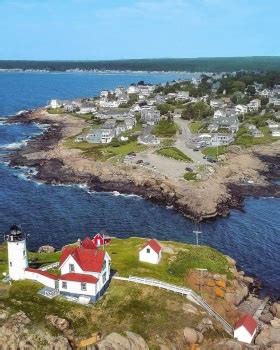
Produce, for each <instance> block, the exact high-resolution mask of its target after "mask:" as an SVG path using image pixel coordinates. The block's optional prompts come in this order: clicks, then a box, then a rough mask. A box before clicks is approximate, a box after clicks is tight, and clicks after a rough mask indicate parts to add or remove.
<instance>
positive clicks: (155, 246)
mask: <svg viewBox="0 0 280 350" xmlns="http://www.w3.org/2000/svg"><path fill="white" fill-rule="evenodd" d="M161 252H162V248H161V246H160V245H159V243H158V242H157V241H156V240H155V239H150V240H149V241H148V242H147V243H146V244H145V245H144V246H143V247H142V248H141V250H140V251H139V261H142V262H147V263H150V264H158V263H159V262H160V260H161Z"/></svg>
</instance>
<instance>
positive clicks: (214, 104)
mask: <svg viewBox="0 0 280 350" xmlns="http://www.w3.org/2000/svg"><path fill="white" fill-rule="evenodd" d="M224 105H225V104H224V102H223V101H221V100H211V101H210V107H211V108H213V109H218V108H223V107H224Z"/></svg>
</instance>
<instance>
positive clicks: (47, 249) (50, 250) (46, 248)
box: [38, 245, 55, 253]
mask: <svg viewBox="0 0 280 350" xmlns="http://www.w3.org/2000/svg"><path fill="white" fill-rule="evenodd" d="M53 252H55V248H54V247H52V246H51V245H43V246H41V247H40V248H39V249H38V253H53Z"/></svg>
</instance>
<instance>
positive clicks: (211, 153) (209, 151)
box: [201, 146, 226, 158]
mask: <svg viewBox="0 0 280 350" xmlns="http://www.w3.org/2000/svg"><path fill="white" fill-rule="evenodd" d="M201 151H202V153H203V154H204V155H205V156H207V157H212V158H217V147H205V148H203V149H202V150H201ZM225 153H226V147H225V146H219V147H218V155H219V156H220V155H222V154H225Z"/></svg>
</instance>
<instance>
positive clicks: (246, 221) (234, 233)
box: [0, 73, 280, 297]
mask: <svg viewBox="0 0 280 350" xmlns="http://www.w3.org/2000/svg"><path fill="white" fill-rule="evenodd" d="M179 76H180V77H182V75H179ZM177 77H178V76H177V75H172V74H140V75H139V74H136V73H133V74H131V73H127V74H93V73H0V116H2V117H4V116H8V115H12V114H15V113H16V112H18V111H19V110H24V109H29V108H36V107H39V106H42V105H46V103H47V101H48V100H50V99H51V98H61V99H67V98H74V97H80V96H94V95H96V94H98V93H99V92H100V91H101V90H102V89H111V88H114V87H116V86H120V85H125V86H128V85H129V84H130V83H133V82H138V81H140V80H144V81H146V82H151V83H153V82H163V81H167V80H172V79H175V78H177ZM186 77H190V76H186ZM40 132H42V130H41V128H39V127H38V126H36V125H22V124H10V125H9V124H8V125H7V124H3V123H1V122H0V149H1V150H0V160H1V154H2V155H4V154H5V153H6V152H9V150H10V149H12V148H15V147H20V146H21V145H23V144H24V143H25V142H26V141H27V140H28V139H29V138H30V137H32V136H34V135H36V134H38V133H40ZM2 158H3V157H2ZM29 171H30V170H29V169H12V168H10V167H9V166H8V164H6V163H5V161H4V159H2V162H1V161H0V232H1V238H0V241H1V240H2V237H3V234H4V233H5V232H6V230H8V229H9V226H11V225H12V224H13V223H18V224H21V225H22V227H23V229H24V230H25V232H26V233H28V248H29V249H32V250H35V249H38V247H39V246H41V245H44V244H50V245H53V246H55V247H56V248H61V247H62V246H63V245H64V244H66V243H70V242H73V241H76V240H77V239H78V238H83V237H85V236H87V235H93V234H95V233H96V232H98V231H99V230H102V229H105V230H106V231H107V232H108V233H109V234H110V235H112V236H115V237H130V236H141V237H155V238H158V239H162V240H176V241H182V242H190V243H195V236H194V234H193V230H194V225H193V223H192V221H190V220H188V219H186V218H184V217H183V216H182V215H181V214H179V213H177V212H176V211H174V210H173V209H171V208H165V207H164V206H160V205H156V204H153V203H151V202H149V201H146V200H143V199H142V198H140V197H137V196H133V195H126V196H125V195H118V194H116V193H115V194H114V193H95V192H90V191H88V189H87V188H86V187H84V186H51V185H46V184H40V183H37V182H35V181H33V180H31V179H30V176H28V175H26V173H29ZM200 228H201V231H202V234H201V235H200V236H199V243H200V244H207V245H210V246H212V247H214V248H217V249H219V250H220V251H222V252H223V253H225V254H228V255H230V256H232V257H233V258H234V259H236V260H237V263H238V266H239V268H240V269H242V270H244V271H245V272H246V273H247V274H250V275H252V276H255V277H256V278H258V279H259V280H260V281H261V282H262V284H263V286H264V288H265V290H266V291H267V292H269V293H270V294H272V295H275V296H278V297H279V296H280V249H279V248H280V229H279V228H280V199H275V198H259V199H255V198H248V199H246V201H245V208H244V210H243V211H236V210H232V211H231V215H230V216H229V217H226V218H219V219H217V220H214V221H209V222H205V223H202V224H201V227H200Z"/></svg>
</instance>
